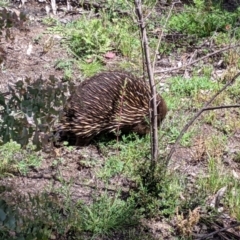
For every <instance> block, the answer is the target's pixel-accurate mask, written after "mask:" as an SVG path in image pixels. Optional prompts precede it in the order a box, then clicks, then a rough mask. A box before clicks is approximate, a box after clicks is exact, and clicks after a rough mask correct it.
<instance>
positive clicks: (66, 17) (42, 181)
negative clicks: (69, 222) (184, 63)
mask: <svg viewBox="0 0 240 240" xmlns="http://www.w3.org/2000/svg"><path fill="white" fill-rule="evenodd" d="M17 6H18V4H16V5H15V6H14V7H15V10H13V11H15V12H16V13H17V14H19V12H20V11H23V12H26V15H27V18H28V20H27V21H26V22H24V24H23V27H22V29H19V28H12V29H11V30H10V33H9V34H10V35H9V38H8V39H2V42H1V46H0V47H1V58H2V59H3V62H2V65H1V66H2V69H1V72H0V89H1V91H3V92H4V91H6V90H7V84H9V83H14V82H16V81H17V80H20V79H24V78H25V77H29V78H31V79H32V80H34V79H36V78H38V77H39V76H40V75H42V77H43V78H48V77H49V76H50V75H54V76H55V77H57V78H61V77H62V76H63V72H62V71H61V70H58V69H56V67H55V66H56V61H57V60H59V59H63V58H68V57H69V55H68V53H67V50H66V49H65V48H63V47H62V46H61V37H60V36H58V35H52V34H50V33H47V31H46V30H47V26H45V25H44V24H43V23H42V21H41V20H42V19H43V18H44V17H46V16H47V15H46V11H45V4H43V3H37V2H36V1H29V2H27V3H26V5H25V6H24V10H23V9H18V8H17ZM56 17H58V18H61V21H71V20H72V19H73V18H77V15H75V14H73V15H70V14H64V13H61V14H60V15H59V16H56ZM49 44H50V47H48V48H47V49H46V46H49ZM184 57H185V56H183V58H184ZM168 62H169V61H168ZM158 70H161V63H160V64H159V69H158ZM73 75H74V77H75V78H79V75H80V74H79V72H78V71H76V72H74V73H73ZM212 131H216V129H212V127H211V126H209V125H207V124H205V125H202V128H201V136H202V137H206V136H208V133H209V132H212ZM199 139H200V136H197V137H196V139H195V144H193V147H190V148H183V147H179V148H177V149H176V152H175V154H174V155H173V157H172V160H171V163H170V167H171V168H172V169H174V170H177V171H179V172H182V173H183V174H186V175H188V178H189V182H190V187H189V189H191V190H190V191H192V188H194V179H195V177H196V176H197V175H198V174H200V173H201V174H203V173H204V171H205V168H206V158H205V156H204V154H205V152H204V146H201V141H200V140H199ZM239 142H240V129H236V131H235V133H234V134H232V136H231V137H230V139H228V144H227V146H225V148H226V150H225V151H226V153H225V154H224V156H223V157H224V159H223V160H224V163H225V165H226V167H227V168H229V172H234V174H235V175H236V176H238V177H240V165H239V163H236V162H235V161H234V156H235V154H236V153H237V152H239V151H240V144H239ZM169 148H170V146H169ZM201 151H202V152H201ZM40 154H41V155H42V156H43V158H44V160H43V162H42V165H41V167H40V168H38V169H32V170H31V171H30V172H29V173H28V174H27V175H26V176H22V175H16V176H14V177H5V178H4V179H1V180H0V185H2V186H5V187H8V188H9V189H11V191H10V193H7V194H6V195H11V196H12V198H13V199H14V195H15V194H16V195H18V194H23V195H25V194H28V193H31V194H36V193H40V192H42V191H43V190H47V191H48V193H49V194H51V189H55V188H58V187H60V186H61V181H60V179H59V173H60V175H61V178H62V179H64V181H72V185H71V189H70V194H71V197H72V198H73V199H74V200H79V199H82V200H84V201H86V202H89V201H91V200H92V194H93V191H94V189H95V188H96V186H97V187H98V188H101V187H103V185H102V183H101V182H97V180H96V179H95V177H94V176H93V175H92V172H94V169H97V168H98V166H101V165H102V164H103V163H104V156H103V155H102V154H101V153H100V152H99V151H98V149H97V147H96V146H94V145H90V146H88V147H86V148H74V150H69V149H68V148H60V149H56V151H55V154H54V155H51V154H46V153H40ZM196 156H198V157H196ZM56 159H58V160H57V162H55V160H56ZM89 159H90V160H92V161H94V162H91V161H89ZM125 185H127V183H126V179H115V181H113V182H112V187H114V186H116V187H117V186H125ZM143 224H144V225H145V226H146V228H147V229H148V230H147V232H148V233H150V235H152V237H153V238H155V239H175V237H176V236H173V235H172V233H171V231H172V226H171V225H170V224H169V223H167V222H165V221H164V220H162V219H159V220H156V219H155V220H151V221H146V222H143ZM146 234H147V233H146ZM112 239H124V237H122V238H121V236H115V237H114V238H112ZM149 239H150V238H149Z"/></svg>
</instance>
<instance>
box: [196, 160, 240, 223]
mask: <svg viewBox="0 0 240 240" xmlns="http://www.w3.org/2000/svg"><path fill="white" fill-rule="evenodd" d="M197 185H199V187H200V189H201V191H203V192H205V193H206V194H207V196H209V194H211V195H212V194H216V192H217V191H218V190H220V189H221V188H223V187H227V190H226V193H225V197H224V199H223V202H224V204H225V205H226V206H227V207H228V208H229V211H230V212H231V214H232V215H233V217H236V218H237V219H238V220H240V201H239V199H240V191H239V189H240V184H239V180H238V179H236V178H235V177H234V176H233V175H232V174H231V173H229V172H227V171H225V166H223V165H222V164H221V163H219V161H217V160H216V159H214V158H210V159H209V161H208V174H207V175H206V174H204V175H203V176H200V177H199V179H198V183H197Z"/></svg>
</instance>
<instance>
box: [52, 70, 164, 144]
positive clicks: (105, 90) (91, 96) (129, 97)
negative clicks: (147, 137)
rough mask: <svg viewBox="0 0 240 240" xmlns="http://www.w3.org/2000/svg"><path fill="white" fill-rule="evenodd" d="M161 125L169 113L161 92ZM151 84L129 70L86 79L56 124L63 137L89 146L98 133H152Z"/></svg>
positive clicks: (158, 97) (159, 111)
mask: <svg viewBox="0 0 240 240" xmlns="http://www.w3.org/2000/svg"><path fill="white" fill-rule="evenodd" d="M157 100H158V125H160V122H161V121H162V120H163V119H164V117H165V115H166V113H167V106H166V104H165V102H164V100H163V98H162V97H161V96H160V95H158V96H157ZM149 105H150V89H149V85H148V84H147V83H146V82H145V81H143V80H141V79H138V78H136V77H134V76H132V75H131V74H129V73H125V72H104V73H100V74H98V75H95V76H93V77H91V78H89V79H88V80H85V81H83V82H82V83H81V84H80V85H79V86H78V87H77V88H76V89H75V92H74V93H73V94H72V96H71V97H70V98H69V100H68V102H67V105H66V107H65V108H64V114H63V118H62V119H61V121H60V125H59V126H58V127H57V132H58V134H59V136H60V139H61V140H63V139H65V140H68V141H69V139H72V137H75V140H76V142H75V145H86V144H88V143H89V142H90V141H91V139H92V138H93V137H95V136H96V135H98V134H99V133H103V132H105V133H110V132H114V131H116V132H119V131H121V133H128V132H135V133H137V134H140V135H143V134H146V133H148V132H149V129H150V127H149Z"/></svg>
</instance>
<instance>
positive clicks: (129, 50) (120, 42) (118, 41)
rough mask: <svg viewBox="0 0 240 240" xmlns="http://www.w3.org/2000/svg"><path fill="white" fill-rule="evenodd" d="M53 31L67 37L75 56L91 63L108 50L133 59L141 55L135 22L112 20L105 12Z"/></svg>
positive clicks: (55, 28) (124, 19)
mask: <svg viewBox="0 0 240 240" xmlns="http://www.w3.org/2000/svg"><path fill="white" fill-rule="evenodd" d="M52 31H57V32H61V33H62V34H64V35H65V36H66V38H67V39H68V40H67V45H68V46H69V47H70V49H71V51H72V52H73V53H74V55H75V56H77V57H79V58H80V59H88V62H89V61H92V60H96V59H101V58H102V55H103V54H104V53H106V52H108V51H117V52H120V53H121V54H122V55H124V56H127V57H130V56H132V55H133V54H135V55H138V54H139V50H140V41H139V40H138V38H137V37H136V36H137V31H136V29H135V27H134V25H133V23H132V22H131V21H130V20H129V19H127V18H122V19H121V20H119V19H112V20H111V21H110V20H109V18H108V16H107V15H104V13H102V15H101V18H93V19H88V18H86V17H82V18H81V19H79V20H77V21H74V22H71V23H69V24H67V25H66V26H57V27H54V28H52Z"/></svg>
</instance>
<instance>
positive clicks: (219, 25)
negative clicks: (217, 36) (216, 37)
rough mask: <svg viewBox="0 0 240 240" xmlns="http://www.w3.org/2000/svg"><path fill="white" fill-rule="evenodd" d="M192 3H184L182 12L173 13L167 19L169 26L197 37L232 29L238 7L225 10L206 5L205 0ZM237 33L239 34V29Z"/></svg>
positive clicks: (239, 11)
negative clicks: (190, 4)
mask: <svg viewBox="0 0 240 240" xmlns="http://www.w3.org/2000/svg"><path fill="white" fill-rule="evenodd" d="M194 4H195V5H192V6H187V5H186V6H185V9H184V11H183V12H180V13H177V14H173V15H172V16H171V18H170V19H169V27H170V28H171V29H173V30H177V31H179V32H181V33H182V32H184V33H187V34H196V35H197V36H199V37H207V36H210V35H212V33H213V32H214V31H227V30H230V31H234V29H233V28H234V26H235V25H236V23H237V21H238V16H239V14H240V9H238V10H237V11H236V12H227V11H224V10H221V9H220V8H218V7H216V6H206V4H205V0H194ZM229 28H230V29H229ZM237 35H238V36H240V31H238V33H237Z"/></svg>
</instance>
